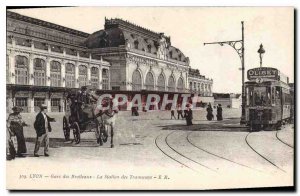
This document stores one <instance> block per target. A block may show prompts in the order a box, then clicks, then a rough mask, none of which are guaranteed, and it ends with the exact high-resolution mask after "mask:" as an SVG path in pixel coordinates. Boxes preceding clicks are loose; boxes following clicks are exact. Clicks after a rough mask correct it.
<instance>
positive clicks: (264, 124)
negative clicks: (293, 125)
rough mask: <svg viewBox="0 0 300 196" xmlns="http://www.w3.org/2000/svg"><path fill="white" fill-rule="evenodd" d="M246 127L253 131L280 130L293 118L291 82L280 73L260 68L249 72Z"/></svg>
mask: <svg viewBox="0 0 300 196" xmlns="http://www.w3.org/2000/svg"><path fill="white" fill-rule="evenodd" d="M247 78H248V80H249V81H247V82H245V94H246V107H245V110H246V123H247V125H248V126H249V127H250V129H251V130H256V131H257V130H261V129H264V130H273V129H280V128H281V125H282V124H285V123H286V122H289V121H290V120H291V115H293V111H292V109H293V108H294V107H292V103H293V95H292V94H291V89H290V86H289V78H288V77H287V76H285V75H284V74H282V73H281V72H280V71H279V70H278V69H275V68H271V67H259V68H254V69H249V70H248V71H247Z"/></svg>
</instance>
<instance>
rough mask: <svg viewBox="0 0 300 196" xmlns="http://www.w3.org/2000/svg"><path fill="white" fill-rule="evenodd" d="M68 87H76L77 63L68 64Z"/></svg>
mask: <svg viewBox="0 0 300 196" xmlns="http://www.w3.org/2000/svg"><path fill="white" fill-rule="evenodd" d="M66 87H68V88H75V65H73V64H72V63H67V64H66Z"/></svg>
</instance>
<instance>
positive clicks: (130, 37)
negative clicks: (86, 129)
mask: <svg viewBox="0 0 300 196" xmlns="http://www.w3.org/2000/svg"><path fill="white" fill-rule="evenodd" d="M6 60H7V63H6V82H7V112H10V111H11V108H12V107H13V106H15V105H17V106H20V107H22V108H23V109H24V112H34V111H38V105H40V104H41V103H45V104H47V105H48V108H49V110H50V111H52V112H53V111H60V112H63V111H64V109H65V95H66V92H67V91H69V90H71V89H73V90H78V89H79V88H80V87H81V86H85V85H91V86H93V87H94V88H95V89H102V90H112V91H115V92H117V91H128V92H139V91H141V90H143V91H148V92H155V91H156V92H169V93H176V92H178V93H189V92H190V93H194V94H198V95H200V96H205V97H209V96H210V97H211V96H212V84H213V81H212V80H209V79H207V78H205V77H204V76H202V75H200V73H199V74H198V72H199V71H198V72H197V70H196V71H195V70H194V69H191V67H190V61H189V58H188V57H186V56H185V55H184V54H183V53H182V52H181V51H180V50H179V49H178V48H176V47H174V46H172V44H171V38H170V37H167V36H165V35H164V33H156V32H153V31H151V30H149V29H145V28H143V27H140V26H137V25H135V24H132V23H130V22H128V21H124V20H121V19H106V18H105V26H104V29H103V30H100V31H97V32H95V33H93V34H88V33H84V32H81V31H77V30H74V29H70V28H67V27H63V26H60V25H56V24H53V23H50V22H46V21H42V20H39V19H36V18H31V17H27V16H23V15H20V14H17V13H14V12H10V11H7V55H6ZM190 84H193V85H194V84H196V86H197V85H200V86H201V85H204V86H203V88H201V89H197V88H195V89H194V88H191V85H190ZM193 85H192V86H193Z"/></svg>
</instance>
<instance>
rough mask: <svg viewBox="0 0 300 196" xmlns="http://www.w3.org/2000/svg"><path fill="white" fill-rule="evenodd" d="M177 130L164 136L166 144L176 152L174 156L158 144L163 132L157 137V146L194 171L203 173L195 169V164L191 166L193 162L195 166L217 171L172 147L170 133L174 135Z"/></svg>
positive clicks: (168, 155) (171, 157)
mask: <svg viewBox="0 0 300 196" xmlns="http://www.w3.org/2000/svg"><path fill="white" fill-rule="evenodd" d="M175 132H177V131H172V132H171V133H169V134H167V135H166V136H165V137H164V139H163V141H164V144H165V145H166V146H167V147H168V148H169V149H170V150H171V151H172V152H174V153H175V154H173V156H172V155H170V154H168V153H167V152H166V151H165V150H163V149H162V147H161V146H159V144H158V139H159V137H161V136H162V135H163V134H160V135H158V136H157V137H156V138H155V145H156V147H157V148H158V149H159V150H160V151H161V152H162V153H163V154H164V155H166V156H167V157H169V158H170V159H172V160H174V161H176V162H177V163H179V164H181V165H183V166H184V167H186V168H189V169H191V170H193V171H196V172H199V173H201V172H200V171H199V170H198V169H195V168H194V167H193V166H191V164H194V166H195V165H196V166H198V167H199V166H200V167H201V169H203V168H205V169H207V170H210V171H212V172H215V173H217V171H216V170H214V169H212V168H210V167H208V166H206V165H204V164H202V163H200V162H198V161H196V160H194V159H192V158H190V157H188V156H186V155H184V154H183V153H181V152H179V151H178V150H176V149H175V148H174V147H172V146H171V145H170V143H169V140H168V138H169V136H170V135H172V134H173V133H175ZM174 155H175V156H174ZM176 155H177V157H176Z"/></svg>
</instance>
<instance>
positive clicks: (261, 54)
mask: <svg viewBox="0 0 300 196" xmlns="http://www.w3.org/2000/svg"><path fill="white" fill-rule="evenodd" d="M257 52H258V53H259V58H260V67H262V58H263V56H264V53H265V52H266V51H265V49H264V47H263V45H262V44H260V46H259V49H258V51H257Z"/></svg>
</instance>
